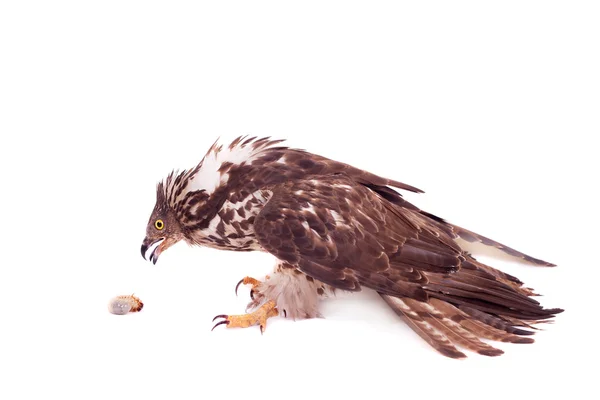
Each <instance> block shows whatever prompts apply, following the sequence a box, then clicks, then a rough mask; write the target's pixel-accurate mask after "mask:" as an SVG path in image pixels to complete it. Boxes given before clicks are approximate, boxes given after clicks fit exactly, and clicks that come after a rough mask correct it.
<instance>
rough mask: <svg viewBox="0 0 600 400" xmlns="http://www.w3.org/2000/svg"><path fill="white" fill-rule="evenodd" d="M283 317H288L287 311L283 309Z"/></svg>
mask: <svg viewBox="0 0 600 400" xmlns="http://www.w3.org/2000/svg"><path fill="white" fill-rule="evenodd" d="M283 318H287V311H285V310H283Z"/></svg>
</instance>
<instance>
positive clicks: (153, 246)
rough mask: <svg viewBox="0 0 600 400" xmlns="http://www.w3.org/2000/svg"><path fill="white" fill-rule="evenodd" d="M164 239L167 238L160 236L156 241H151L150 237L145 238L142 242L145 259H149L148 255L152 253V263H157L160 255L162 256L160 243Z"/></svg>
mask: <svg viewBox="0 0 600 400" xmlns="http://www.w3.org/2000/svg"><path fill="white" fill-rule="evenodd" d="M164 240H165V238H160V239H158V240H155V241H154V242H151V241H150V240H149V239H148V238H145V239H144V241H143V242H142V257H144V260H146V259H147V258H146V255H147V254H148V253H150V261H152V264H156V261H158V256H160V253H161V252H162V250H163V249H161V246H160V244H161V243H162V242H163V241H164Z"/></svg>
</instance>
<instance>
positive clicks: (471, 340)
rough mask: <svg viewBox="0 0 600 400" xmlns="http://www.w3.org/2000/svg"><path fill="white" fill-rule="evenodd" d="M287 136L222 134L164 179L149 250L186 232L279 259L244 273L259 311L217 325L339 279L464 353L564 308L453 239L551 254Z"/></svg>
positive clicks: (304, 307) (263, 315)
mask: <svg viewBox="0 0 600 400" xmlns="http://www.w3.org/2000/svg"><path fill="white" fill-rule="evenodd" d="M281 142H282V141H281V140H270V139H269V138H262V139H256V138H245V137H240V138H237V139H236V140H234V141H233V142H232V143H231V144H230V145H228V146H224V145H222V144H218V143H215V144H213V145H212V146H211V147H210V149H209V151H208V153H207V154H206V155H205V157H204V159H203V160H202V161H201V162H200V163H199V164H198V165H197V166H196V167H194V168H192V169H190V170H185V171H182V172H172V173H171V174H170V175H169V176H168V177H167V178H166V179H165V180H164V181H162V182H161V183H159V184H158V187H157V199H156V205H155V207H154V210H153V212H152V215H151V217H150V220H149V222H148V226H147V229H146V238H145V239H144V241H143V244H142V248H141V252H142V256H143V257H144V258H146V257H147V256H148V257H149V259H150V260H151V261H152V262H154V263H156V261H157V260H158V258H159V256H160V254H161V253H162V252H163V251H165V250H166V249H167V248H169V247H170V246H172V245H173V244H174V243H176V242H178V241H180V240H184V241H186V242H187V243H189V244H192V245H202V246H210V247H214V248H219V249H224V250H234V251H266V252H269V253H271V254H273V255H274V256H275V257H276V259H277V260H276V266H275V270H274V271H273V273H272V274H271V275H270V276H269V277H268V279H265V280H264V281H258V280H256V279H254V278H250V277H246V278H244V279H243V280H241V281H240V283H244V284H247V285H251V286H252V291H251V296H252V298H253V299H252V302H251V303H250V304H249V306H250V307H251V308H253V309H254V310H255V311H254V312H252V313H249V314H244V315H219V316H217V317H216V318H215V319H217V318H220V319H219V322H218V323H217V325H221V324H224V325H227V326H228V327H247V326H251V325H260V328H261V331H262V330H264V329H265V326H266V321H267V319H268V318H270V317H273V316H275V315H278V314H279V313H283V314H284V315H285V316H289V317H292V318H313V317H316V316H319V315H320V314H319V300H320V298H321V297H322V296H326V295H327V294H328V293H331V292H332V291H334V290H336V289H339V290H348V291H358V290H360V289H361V287H367V288H370V289H373V290H375V291H376V292H377V293H379V294H380V295H381V296H382V297H383V299H384V300H385V301H386V302H387V304H389V305H390V307H391V308H392V309H393V310H394V311H395V312H396V313H397V314H398V315H400V316H401V317H403V318H404V320H405V321H406V322H407V323H408V325H409V326H410V327H411V328H412V329H414V330H415V332H416V333H418V334H419V335H420V336H421V337H422V338H423V339H425V340H426V341H427V342H428V343H429V344H431V345H432V346H433V347H434V348H435V349H436V350H438V351H439V352H441V353H442V354H444V355H446V356H449V357H453V358H462V357H465V354H464V353H463V352H462V351H460V350H459V349H458V348H457V346H459V347H460V348H464V349H468V350H471V351H475V352H478V353H479V354H483V355H488V356H496V355H500V354H502V351H501V350H499V349H496V348H494V347H492V346H491V345H489V344H488V343H486V342H484V341H482V340H481V339H491V340H497V341H503V342H512V343H531V342H533V340H532V339H531V338H530V337H528V336H529V335H532V334H533V332H532V331H531V330H527V329H526V328H528V327H530V326H531V324H535V323H538V322H543V321H545V320H547V319H549V318H552V317H554V315H555V314H557V313H560V312H561V311H562V310H561V309H557V308H553V309H545V308H543V307H542V306H541V305H540V303H539V302H538V301H536V300H534V299H533V298H532V296H533V295H534V293H533V291H532V289H529V288H526V287H524V286H523V283H522V282H521V281H520V280H519V279H517V278H516V277H514V276H511V275H509V274H506V273H504V272H501V271H499V270H497V269H494V268H492V267H490V266H487V265H485V264H483V263H481V262H479V261H477V260H476V259H475V258H474V257H472V256H471V255H470V254H469V253H468V252H466V251H465V250H464V249H462V248H461V247H460V246H459V244H458V242H457V241H456V239H458V238H462V239H464V240H467V241H469V242H481V243H483V244H486V245H489V246H494V247H497V248H498V249H500V250H502V251H504V252H506V253H508V254H510V255H512V256H516V257H520V258H522V259H524V260H526V261H528V262H531V263H533V264H537V265H542V266H551V265H553V264H550V263H548V262H545V261H542V260H539V259H536V258H533V257H530V256H528V255H526V254H523V253H521V252H518V251H516V250H514V249H511V248H510V247H507V246H505V245H503V244H500V243H498V242H495V241H493V240H491V239H488V238H486V237H483V236H481V235H478V234H476V233H474V232H471V231H468V230H466V229H463V228H460V227H458V226H456V225H452V224H450V223H448V222H446V221H444V220H443V219H441V218H439V217H436V216H435V215H432V214H430V213H427V212H425V211H422V210H420V209H419V208H417V207H416V206H414V205H412V204H411V203H409V202H407V201H406V200H404V198H403V197H402V196H401V195H400V194H399V193H398V192H397V191H396V190H394V189H392V188H397V189H402V190H408V191H412V192H421V190H419V189H417V188H415V187H412V186H409V185H406V184H404V183H401V182H398V181H394V180H390V179H386V178H382V177H380V176H377V175H374V174H371V173H369V172H367V171H364V170H361V169H358V168H354V167H352V166H350V165H347V164H344V163H340V162H337V161H334V160H330V159H327V158H324V157H321V156H318V155H315V154H311V153H309V152H306V151H302V150H297V149H291V148H288V147H284V146H281V145H280V143H281ZM238 285H239V284H238ZM236 289H237V288H236ZM217 325H215V326H217Z"/></svg>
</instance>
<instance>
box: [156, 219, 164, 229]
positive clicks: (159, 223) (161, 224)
mask: <svg viewBox="0 0 600 400" xmlns="http://www.w3.org/2000/svg"><path fill="white" fill-rule="evenodd" d="M154 227H155V228H156V229H158V230H159V231H161V230H162V229H163V228H164V227H165V223H164V222H163V220H162V219H157V220H156V222H155V223H154Z"/></svg>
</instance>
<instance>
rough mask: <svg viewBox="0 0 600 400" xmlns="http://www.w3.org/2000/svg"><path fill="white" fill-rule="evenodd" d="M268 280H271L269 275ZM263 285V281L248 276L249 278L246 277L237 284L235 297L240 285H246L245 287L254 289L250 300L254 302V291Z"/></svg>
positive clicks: (251, 291) (251, 290)
mask: <svg viewBox="0 0 600 400" xmlns="http://www.w3.org/2000/svg"><path fill="white" fill-rule="evenodd" d="M266 279H269V276H268V275H267V277H266ZM261 283H262V282H261V281H259V280H258V279H254V278H251V277H249V276H247V277H245V278H243V279H241V280H240V281H239V282H238V284H237V285H235V295H236V296H237V291H238V288H239V287H240V285H241V284H244V285H252V289H250V298H251V299H252V300H254V289H255V288H256V287H258V286H260V284H261Z"/></svg>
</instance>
